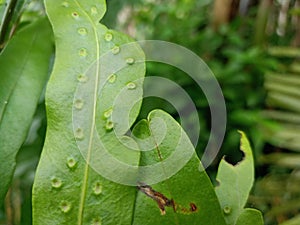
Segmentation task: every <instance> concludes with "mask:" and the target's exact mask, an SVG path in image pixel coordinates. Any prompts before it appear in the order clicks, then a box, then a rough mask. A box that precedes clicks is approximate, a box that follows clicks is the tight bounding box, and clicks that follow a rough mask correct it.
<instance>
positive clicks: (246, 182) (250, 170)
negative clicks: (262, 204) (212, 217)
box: [216, 132, 254, 224]
mask: <svg viewBox="0 0 300 225" xmlns="http://www.w3.org/2000/svg"><path fill="white" fill-rule="evenodd" d="M240 134H241V150H242V151H243V153H244V154H245V156H244V159H243V161H241V162H239V163H238V164H237V165H235V166H233V165H231V164H230V163H228V162H226V161H225V159H222V161H221V162H220V165H219V168H218V174H217V180H218V182H219V186H217V187H216V193H217V196H218V199H219V201H220V204H221V207H222V208H223V210H224V213H225V219H226V222H227V224H236V221H237V219H238V217H239V215H240V214H241V213H242V211H243V208H244V206H245V204H246V202H247V199H248V196H249V193H250V190H251V188H252V185H253V181H254V164H253V156H252V151H251V147H250V144H249V141H248V140H247V137H246V135H245V134H244V133H243V132H240Z"/></svg>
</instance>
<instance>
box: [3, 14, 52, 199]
mask: <svg viewBox="0 0 300 225" xmlns="http://www.w3.org/2000/svg"><path fill="white" fill-rule="evenodd" d="M51 53H52V42H51V28H50V25H49V23H48V21H47V20H46V19H42V20H40V21H38V22H35V23H34V24H31V25H29V26H27V27H26V28H24V29H23V30H22V31H20V32H19V33H18V34H17V35H16V36H15V37H14V38H13V39H12V40H11V42H10V43H9V44H8V45H7V47H6V48H5V49H4V51H3V52H2V54H1V56H0V68H1V82H0V154H1V158H0V171H1V173H2V181H1V186H0V199H1V200H2V199H3V197H4V195H5V193H6V191H7V188H8V185H9V183H10V181H11V179H12V175H13V172H14V168H15V157H16V154H17V153H18V150H19V148H20V147H21V145H22V143H23V141H24V140H25V138H26V134H27V131H28V129H29V127H30V124H31V121H32V118H33V115H34V112H35V109H36V106H37V103H38V100H39V98H40V96H41V92H42V90H43V88H44V86H45V83H46V81H47V78H48V68H49V59H50V55H51Z"/></svg>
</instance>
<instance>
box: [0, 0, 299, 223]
mask: <svg viewBox="0 0 300 225" xmlns="http://www.w3.org/2000/svg"><path fill="white" fill-rule="evenodd" d="M220 2H221V3H223V5H222V7H220ZM224 2H225V1H222V0H221V1H218V0H214V1H213V0H205V1H192V0H171V1H168V2H165V1H162V0H135V1H134V0H123V1H119V0H109V1H108V11H107V14H106V16H105V18H104V19H103V20H102V22H103V23H104V24H106V25H108V26H110V27H112V28H115V29H118V30H123V31H124V32H126V33H128V34H129V35H131V36H133V37H135V38H136V39H160V40H166V41H172V42H174V43H177V44H180V45H183V46H186V47H188V48H189V49H191V50H193V51H194V52H195V53H196V54H198V55H199V56H200V57H202V59H203V60H204V61H205V62H206V63H207V64H208V65H209V67H210V68H211V69H212V71H213V73H214V74H215V75H216V77H217V79H218V81H219V83H220V85H221V87H222V89H223V93H224V96H225V99H226V106H227V112H228V126H227V133H226V137H225V141H224V144H223V147H222V152H221V153H220V154H219V156H220V157H222V155H224V154H225V155H227V156H228V157H227V159H228V160H229V161H232V162H236V161H237V160H239V159H240V158H241V157H242V155H241V154H240V153H239V152H236V149H238V145H239V135H238V134H237V133H236V130H237V129H240V130H244V131H245V132H246V133H247V134H249V135H250V139H251V142H252V145H253V149H254V151H255V152H254V154H255V158H256V164H257V168H256V174H257V175H256V176H257V181H256V185H255V188H254V189H253V191H252V195H251V197H250V199H249V201H248V204H249V205H251V206H253V207H255V208H259V209H260V210H262V211H263V212H264V214H265V215H264V219H265V223H266V224H267V225H268V224H282V225H284V224H285V225H287V224H298V223H299V222H298V221H299V220H300V219H299V216H297V215H298V214H299V206H300V193H299V188H298V187H299V183H300V178H299V176H300V175H299V165H300V163H299V161H300V155H299V150H300V143H299V129H300V118H299V111H300V110H299V109H300V94H299V90H300V89H299V85H300V77H299V76H300V62H299V58H300V50H299V46H300V40H299V39H300V22H299V21H300V19H299V16H300V9H299V7H300V6H299V5H300V3H299V1H298V0H287V1H283V0H273V1H272V0H261V1H256V0H252V1H251V0H240V1H238V0H231V1H226V2H228V3H224ZM7 6H9V7H10V9H11V10H10V11H8V10H6V9H7ZM8 14H9V15H8ZM43 15H45V12H44V7H43V4H42V1H40V0H21V1H13V0H0V20H1V24H0V25H1V34H0V47H1V49H3V48H4V47H5V46H6V44H7V43H9V40H10V39H11V37H13V36H14V35H15V34H16V33H17V32H19V30H21V29H22V28H24V27H26V26H27V25H28V24H31V23H33V22H34V21H36V20H37V19H39V18H40V17H42V16H43ZM147 73H148V75H149V76H153V75H160V76H162V75H164V76H166V77H167V78H169V79H172V80H174V81H176V82H177V83H178V84H180V85H181V86H182V87H183V88H185V89H186V91H187V92H188V93H189V94H190V96H191V97H192V98H193V100H194V102H195V104H196V106H197V109H198V112H199V117H200V123H201V129H202V130H201V136H200V142H199V145H198V146H197V153H198V154H199V155H201V149H203V146H205V143H206V140H207V138H208V135H209V133H208V132H209V127H210V124H209V116H208V115H209V111H208V107H207V102H206V100H205V98H204V96H203V94H201V90H199V89H198V88H197V87H196V86H195V84H194V83H193V81H192V80H190V79H189V78H188V77H187V76H185V74H183V73H182V72H181V71H178V70H175V69H174V68H170V67H168V66H164V65H160V66H157V65H155V66H154V65H152V64H148V65H147ZM1 76H2V74H1ZM182 107H184V104H183V105H182ZM154 108H162V109H164V110H166V111H168V112H169V113H171V114H173V115H174V116H175V117H176V112H174V109H173V108H172V107H171V106H170V105H169V104H168V103H166V102H164V101H163V100H161V99H150V98H149V99H145V101H144V103H143V108H142V109H143V111H142V112H141V114H140V118H145V115H147V114H148V112H149V111H151V110H152V109H154ZM191 122H192V121H191ZM45 128H46V119H45V110H44V97H43V95H42V96H41V98H40V102H39V104H38V107H37V110H36V112H35V116H34V119H33V120H32V124H31V128H30V129H29V131H28V134H27V138H26V140H25V141H24V143H23V145H22V147H21V149H20V151H19V153H18V157H17V168H16V172H15V174H14V181H13V184H12V185H11V187H10V190H9V192H8V194H7V197H6V201H5V204H4V205H3V207H2V209H1V210H0V223H2V224H31V216H30V215H31V186H32V182H33V177H34V173H35V169H36V165H37V162H38V160H39V154H40V151H41V148H42V146H43V140H44V136H45ZM219 159H220V158H219ZM219 159H216V161H215V162H216V163H217V162H219ZM215 173H216V165H213V166H211V167H210V168H209V174H210V176H211V178H212V179H214V177H215V176H216V174H215ZM289 220H291V221H290V222H288V221H289ZM295 221H296V222H295Z"/></svg>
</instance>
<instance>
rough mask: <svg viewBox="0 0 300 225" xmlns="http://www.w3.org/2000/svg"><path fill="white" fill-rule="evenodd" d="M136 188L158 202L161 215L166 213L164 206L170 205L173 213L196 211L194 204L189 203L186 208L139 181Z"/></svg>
mask: <svg viewBox="0 0 300 225" xmlns="http://www.w3.org/2000/svg"><path fill="white" fill-rule="evenodd" d="M137 188H138V189H139V190H140V191H141V192H143V193H144V194H145V195H147V196H148V197H150V198H152V199H153V200H154V201H156V203H157V204H158V208H159V210H160V213H161V215H165V214H166V210H165V207H172V208H173V210H174V212H175V213H181V214H186V215H188V214H191V213H195V212H197V211H198V208H197V206H196V204H194V203H192V202H191V203H190V208H189V209H187V208H185V207H182V206H181V205H179V204H177V203H176V202H175V201H174V200H173V199H169V198H167V197H166V196H165V195H164V194H162V193H160V192H158V191H155V190H154V189H153V188H152V187H151V186H149V185H147V184H142V183H140V184H139V185H138V186H137Z"/></svg>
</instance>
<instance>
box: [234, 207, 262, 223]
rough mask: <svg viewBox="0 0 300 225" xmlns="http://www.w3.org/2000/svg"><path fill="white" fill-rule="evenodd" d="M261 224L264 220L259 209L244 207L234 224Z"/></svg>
mask: <svg viewBox="0 0 300 225" xmlns="http://www.w3.org/2000/svg"><path fill="white" fill-rule="evenodd" d="M253 224H255V225H263V224H264V220H263V217H262V214H261V212H260V211H258V210H256V209H244V210H243V211H242V213H241V214H240V216H239V218H238V219H237V222H236V225H253Z"/></svg>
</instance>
